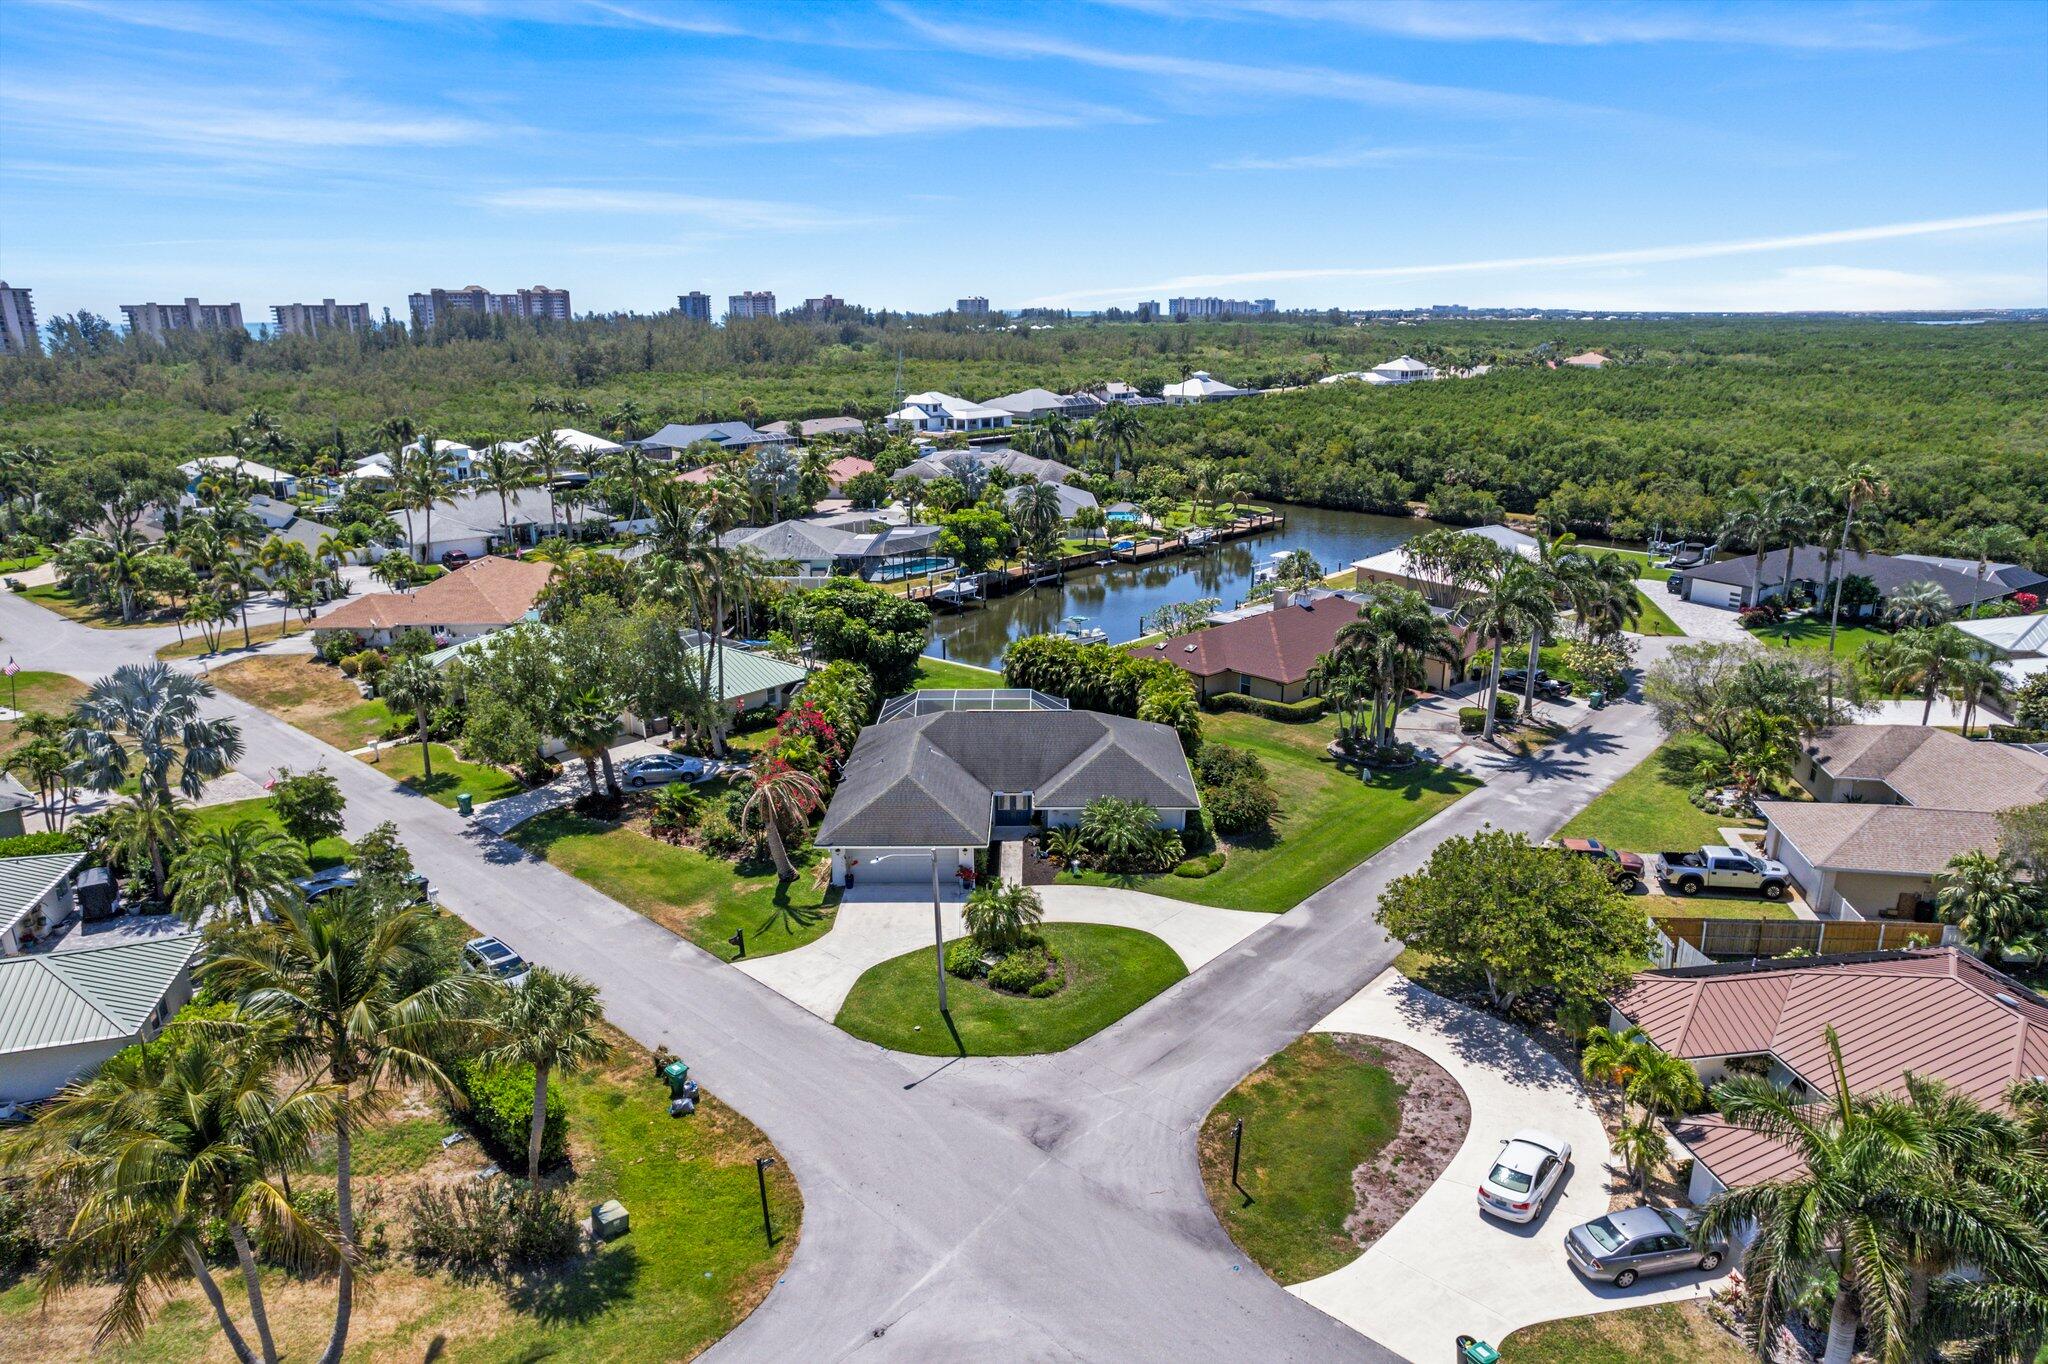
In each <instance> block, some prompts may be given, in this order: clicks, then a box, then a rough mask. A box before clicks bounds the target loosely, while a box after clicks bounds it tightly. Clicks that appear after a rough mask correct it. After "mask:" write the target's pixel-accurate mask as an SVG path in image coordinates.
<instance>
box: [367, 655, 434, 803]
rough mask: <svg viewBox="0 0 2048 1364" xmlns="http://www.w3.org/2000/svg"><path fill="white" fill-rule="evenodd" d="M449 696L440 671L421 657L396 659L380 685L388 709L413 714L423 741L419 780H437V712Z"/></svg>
mask: <svg viewBox="0 0 2048 1364" xmlns="http://www.w3.org/2000/svg"><path fill="white" fill-rule="evenodd" d="M447 693H448V688H447V683H446V680H445V679H444V678H443V677H442V676H441V674H440V671H439V670H438V669H436V668H435V667H434V665H433V664H431V663H429V662H427V660H426V659H425V658H424V657H422V656H420V655H419V654H407V655H405V656H404V657H402V658H398V659H394V660H393V661H392V664H391V666H390V667H389V668H386V669H385V670H384V676H383V677H382V678H381V679H380V680H379V681H378V683H377V694H378V695H379V696H381V697H383V698H384V704H385V705H387V706H390V707H392V708H394V709H396V710H401V711H406V710H409V711H411V712H412V714H413V727H414V730H415V732H417V733H418V735H419V740H420V776H421V778H422V779H423V780H426V781H431V780H433V777H434V745H433V741H432V734H433V725H432V721H433V714H434V708H435V707H436V706H439V705H440V704H441V702H442V700H443V699H444V698H445V697H446V696H447Z"/></svg>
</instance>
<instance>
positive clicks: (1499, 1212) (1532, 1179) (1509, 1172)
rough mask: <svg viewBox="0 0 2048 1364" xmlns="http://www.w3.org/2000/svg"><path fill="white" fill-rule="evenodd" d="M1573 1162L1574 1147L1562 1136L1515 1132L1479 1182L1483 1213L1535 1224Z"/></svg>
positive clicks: (1480, 1204) (1532, 1131)
mask: <svg viewBox="0 0 2048 1364" xmlns="http://www.w3.org/2000/svg"><path fill="white" fill-rule="evenodd" d="M1571 1163H1572V1144H1571V1143H1570V1142H1568V1141H1566V1140H1564V1139H1563V1138H1562V1137H1553V1136H1551V1135H1550V1133H1548V1132H1538V1131H1536V1130H1535V1129H1534V1128H1525V1129H1523V1130H1522V1131H1520V1132H1517V1133H1515V1134H1514V1135H1513V1136H1512V1137H1509V1138H1508V1139H1507V1140H1506V1141H1504V1142H1502V1143H1501V1144H1500V1151H1499V1153H1498V1154H1496V1155H1495V1156H1494V1158H1493V1168H1492V1169H1491V1170H1489V1171H1487V1172H1486V1178H1485V1179H1482V1180H1480V1181H1479V1210H1480V1211H1481V1212H1485V1213H1492V1214H1493V1215H1494V1216H1495V1217H1499V1218H1504V1219H1506V1220H1507V1221H1510V1222H1533V1221H1535V1220H1536V1218H1537V1217H1538V1216H1539V1215H1541V1214H1542V1212H1543V1204H1544V1202H1545V1201H1546V1200H1547V1199H1548V1198H1549V1197H1550V1193H1551V1190H1553V1189H1555V1188H1556V1187H1557V1185H1558V1181H1559V1180H1561V1179H1562V1178H1564V1167H1565V1166H1567V1165H1569V1164H1571Z"/></svg>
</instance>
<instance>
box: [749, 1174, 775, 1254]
mask: <svg viewBox="0 0 2048 1364" xmlns="http://www.w3.org/2000/svg"><path fill="white" fill-rule="evenodd" d="M774 1163H775V1157H773V1156H756V1157H755V1158H754V1179H755V1182H757V1183H758V1184H759V1185H760V1186H761V1234H762V1235H763V1236H765V1237H767V1238H768V1244H769V1245H771V1246H772V1245H774V1244H775V1226H774V1224H773V1223H772V1222H770V1221H769V1220H768V1167H769V1166H770V1165H773V1164H774Z"/></svg>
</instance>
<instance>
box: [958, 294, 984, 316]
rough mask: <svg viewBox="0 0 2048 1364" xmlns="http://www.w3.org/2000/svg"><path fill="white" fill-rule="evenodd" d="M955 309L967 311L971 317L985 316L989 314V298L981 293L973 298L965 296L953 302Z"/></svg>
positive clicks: (962, 311) (959, 311)
mask: <svg viewBox="0 0 2048 1364" xmlns="http://www.w3.org/2000/svg"><path fill="white" fill-rule="evenodd" d="M953 311H954V312H956V313H965V314H966V315H967V316H969V317H985V316H987V315H988V300H987V299H985V298H983V297H981V296H980V295H979V294H977V295H975V296H974V297H973V298H963V299H960V300H958V301H956V302H955V303H954V304H953Z"/></svg>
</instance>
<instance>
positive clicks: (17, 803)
mask: <svg viewBox="0 0 2048 1364" xmlns="http://www.w3.org/2000/svg"><path fill="white" fill-rule="evenodd" d="M35 808H36V794H35V792H33V791H31V790H29V789H28V788H27V787H26V786H23V785H22V784H21V783H20V782H18V781H16V780H15V779H14V774H13V773H11V772H0V838H20V837H21V836H22V835H23V834H25V833H27V832H28V830H27V829H26V828H24V827H23V825H22V819H23V817H24V816H25V815H26V814H27V813H28V812H29V811H30V810H33V809H35Z"/></svg>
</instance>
